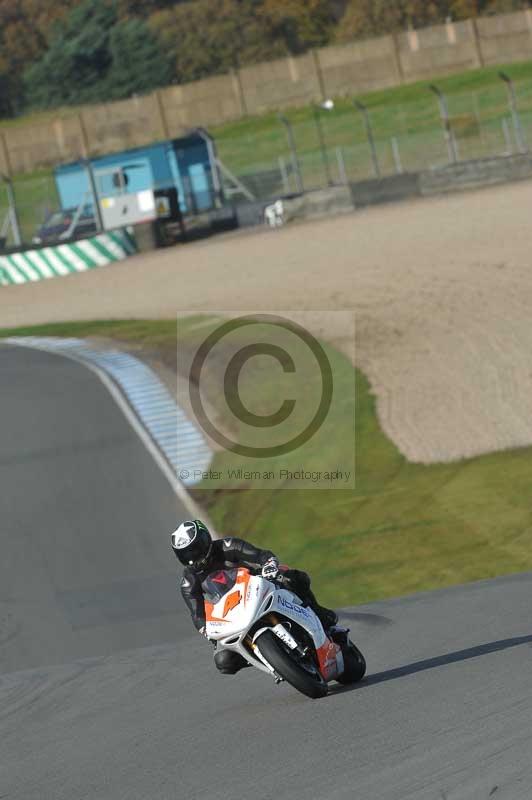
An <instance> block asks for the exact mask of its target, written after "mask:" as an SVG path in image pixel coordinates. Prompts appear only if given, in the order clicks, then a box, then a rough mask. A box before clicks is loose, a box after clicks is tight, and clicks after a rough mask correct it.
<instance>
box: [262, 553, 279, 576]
mask: <svg viewBox="0 0 532 800" xmlns="http://www.w3.org/2000/svg"><path fill="white" fill-rule="evenodd" d="M278 574H279V564H278V563H277V561H276V560H275V559H273V558H270V560H269V561H267V562H266V563H265V564H264V565H263V567H262V577H263V578H266V580H268V581H273V580H275V578H276V577H277V576H278Z"/></svg>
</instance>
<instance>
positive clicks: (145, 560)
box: [0, 348, 532, 800]
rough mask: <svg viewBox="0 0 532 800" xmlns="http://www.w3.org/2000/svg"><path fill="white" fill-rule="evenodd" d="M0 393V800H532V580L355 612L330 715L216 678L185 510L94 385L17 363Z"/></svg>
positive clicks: (33, 357) (58, 361)
mask: <svg viewBox="0 0 532 800" xmlns="http://www.w3.org/2000/svg"><path fill="white" fill-rule="evenodd" d="M0 376H1V380H2V392H1V394H0V425H1V429H2V448H1V452H0V486H1V487H2V492H1V495H0V496H1V500H0V513H1V521H2V558H1V559H0V604H1V613H0V619H1V622H0V625H1V626H2V627H0V672H2V673H4V674H2V675H0V798H9V800H37V799H39V800H41V799H42V798H44V800H89V798H90V800H96V799H97V800H141V799H142V800H147V799H149V800H176V799H179V800H181V798H183V800H184V798H190V799H191V800H194V799H198V800H199V799H200V798H201V799H203V798H214V797H216V798H226V797H231V796H233V795H236V796H238V797H250V798H251V797H252V798H257V800H269V799H270V798H281V800H299V799H300V798H326V799H327V800H329V799H330V800H344V799H345V800H347V798H360V800H406V798H409V799H411V800H483V799H484V798H486V799H487V798H495V800H499V799H500V798H504V799H505V800H519V799H520V798H523V800H524V798H530V796H531V794H532V759H531V755H532V752H531V751H532V744H531V736H530V734H531V720H532V670H531V666H532V650H531V647H532V626H531V621H530V620H531V615H530V607H531V602H530V600H531V594H532V575H529V574H526V575H518V576H512V577H508V578H499V579H495V580H493V581H483V582H480V583H476V584H470V585H468V586H462V587H455V588H452V589H446V590H443V591H439V592H433V593H426V594H420V595H415V596H413V597H409V598H402V599H398V600H390V601H383V602H380V603H372V604H369V605H367V606H360V607H357V608H356V609H351V610H344V612H343V614H342V619H343V621H344V622H346V623H348V624H350V626H351V628H352V636H353V638H354V640H355V641H357V643H358V644H359V645H360V647H361V649H362V650H363V652H364V653H365V655H366V658H367V661H368V677H367V679H366V680H365V681H364V682H363V683H362V684H361V685H359V686H358V687H355V688H350V689H348V690H345V689H343V688H341V687H335V686H333V688H332V689H331V693H330V695H329V696H328V697H327V698H325V699H323V700H317V701H311V700H308V699H307V698H305V697H303V696H302V695H299V694H298V693H297V692H296V691H295V690H293V689H292V688H291V687H289V686H286V685H281V686H275V685H274V683H273V681H271V680H270V679H269V678H268V677H267V676H265V675H264V674H262V673H259V672H258V671H255V670H251V669H250V670H245V671H244V672H242V673H240V674H238V675H236V676H234V677H226V676H219V675H218V674H217V673H216V670H215V669H214V666H213V664H212V659H211V654H210V648H209V645H208V644H207V643H206V642H205V641H203V640H202V639H201V638H200V637H198V636H197V634H196V633H195V632H194V631H193V629H192V627H191V625H190V622H189V620H188V619H187V616H186V614H185V612H184V609H183V608H182V607H181V605H180V601H179V599H178V598H177V597H176V596H175V568H174V566H173V564H172V561H171V560H170V559H171V554H169V552H168V548H167V532H168V529H169V528H170V527H171V526H172V524H173V523H174V521H175V517H176V515H177V516H179V515H181V514H182V509H179V507H178V506H177V505H176V503H177V501H176V499H175V497H174V495H173V493H172V491H171V489H170V487H169V485H168V484H167V483H166V481H165V479H164V477H163V475H162V473H160V472H159V471H158V469H157V467H156V466H155V464H153V463H152V462H151V459H150V456H149V454H148V453H147V451H145V450H144V448H143V446H142V445H141V443H140V442H139V441H138V440H136V438H135V434H134V433H133V431H132V430H131V429H130V428H129V426H128V425H127V423H126V422H125V420H124V419H123V418H122V416H121V414H120V412H119V410H118V409H117V408H116V406H115V405H114V404H113V401H112V400H111V398H110V397H108V396H107V395H106V392H105V389H104V388H103V386H102V385H101V384H100V383H99V381H98V379H97V378H96V377H95V376H94V375H93V374H92V373H89V372H88V371H87V370H85V369H84V368H83V367H81V366H79V365H76V364H72V363H71V362H67V361H66V360H64V359H62V358H60V357H57V356H50V355H45V354H43V353H37V352H32V351H27V350H22V349H21V350H18V349H9V348H0ZM171 587H172V590H171Z"/></svg>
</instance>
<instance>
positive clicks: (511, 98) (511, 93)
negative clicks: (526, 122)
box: [499, 72, 529, 153]
mask: <svg viewBox="0 0 532 800" xmlns="http://www.w3.org/2000/svg"><path fill="white" fill-rule="evenodd" d="M499 78H500V79H501V81H504V83H505V84H506V92H507V94H508V105H509V106H510V113H511V115H512V122H513V126H514V131H515V140H516V142H517V147H518V149H519V150H520V152H521V153H527V152H528V149H529V148H528V144H527V142H526V139H525V135H524V132H523V126H522V125H521V117H520V116H519V112H518V110H517V98H516V94H515V86H514V82H513V80H512V79H511V78H510V76H509V75H507V74H506V72H499Z"/></svg>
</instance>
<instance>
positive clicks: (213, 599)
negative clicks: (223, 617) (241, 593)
mask: <svg viewBox="0 0 532 800" xmlns="http://www.w3.org/2000/svg"><path fill="white" fill-rule="evenodd" d="M237 578H238V568H235V569H222V570H218V571H217V572H211V574H210V575H207V577H206V578H205V580H204V581H202V583H201V589H202V591H203V596H204V598H205V600H206V601H207V602H208V603H211V604H212V605H213V606H214V605H216V603H218V602H219V601H220V600H221V599H222V597H223V596H224V595H225V594H227V592H230V591H231V589H232V588H233V586H234V585H235V584H236V581H237Z"/></svg>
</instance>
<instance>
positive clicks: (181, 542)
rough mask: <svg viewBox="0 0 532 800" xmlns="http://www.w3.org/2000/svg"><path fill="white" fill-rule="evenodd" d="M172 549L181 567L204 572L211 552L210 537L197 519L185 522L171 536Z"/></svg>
mask: <svg viewBox="0 0 532 800" xmlns="http://www.w3.org/2000/svg"><path fill="white" fill-rule="evenodd" d="M170 538H171V541H172V548H173V550H174V553H175V555H176V557H177V558H178V559H179V561H180V562H181V563H182V564H183V566H185V567H187V566H190V567H192V568H193V569H195V570H198V571H199V570H204V569H206V567H207V566H208V563H209V558H210V556H211V552H212V537H211V534H210V533H209V530H208V528H207V527H206V526H205V525H204V524H203V522H201V520H199V519H194V520H187V521H186V522H183V523H181V525H180V526H179V528H177V530H175V531H174V532H173V533H172V534H171V537H170Z"/></svg>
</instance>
